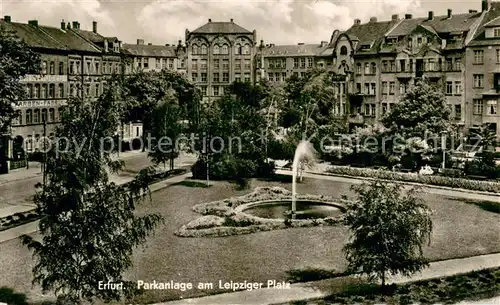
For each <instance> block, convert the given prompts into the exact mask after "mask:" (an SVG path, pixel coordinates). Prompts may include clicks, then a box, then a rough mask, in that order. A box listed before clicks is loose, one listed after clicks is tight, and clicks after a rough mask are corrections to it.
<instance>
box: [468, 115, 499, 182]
mask: <svg viewBox="0 0 500 305" xmlns="http://www.w3.org/2000/svg"><path fill="white" fill-rule="evenodd" d="M469 140H470V141H471V142H473V144H474V145H477V146H479V147H480V148H481V150H480V151H479V152H478V153H477V154H476V155H475V158H474V160H472V161H468V162H466V163H465V167H464V171H465V173H466V174H468V175H476V176H487V177H488V178H491V179H495V178H497V177H498V175H499V174H500V169H499V167H498V166H497V165H496V161H495V147H496V146H497V145H498V140H497V135H496V131H494V130H492V129H491V127H490V125H489V124H484V125H482V126H479V128H476V129H471V130H470V138H469Z"/></svg>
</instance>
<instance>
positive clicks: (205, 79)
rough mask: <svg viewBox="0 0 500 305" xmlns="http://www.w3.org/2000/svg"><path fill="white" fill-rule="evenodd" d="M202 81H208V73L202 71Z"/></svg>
mask: <svg viewBox="0 0 500 305" xmlns="http://www.w3.org/2000/svg"><path fill="white" fill-rule="evenodd" d="M201 81H202V82H204V83H205V82H206V81H207V73H201Z"/></svg>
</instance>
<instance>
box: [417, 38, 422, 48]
mask: <svg viewBox="0 0 500 305" xmlns="http://www.w3.org/2000/svg"><path fill="white" fill-rule="evenodd" d="M422 42H423V39H422V37H418V38H417V47H418V48H419V47H421V46H422Z"/></svg>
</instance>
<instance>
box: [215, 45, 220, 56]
mask: <svg viewBox="0 0 500 305" xmlns="http://www.w3.org/2000/svg"><path fill="white" fill-rule="evenodd" d="M214 54H215V55H219V54H220V48H219V45H218V44H216V45H215V46H214Z"/></svg>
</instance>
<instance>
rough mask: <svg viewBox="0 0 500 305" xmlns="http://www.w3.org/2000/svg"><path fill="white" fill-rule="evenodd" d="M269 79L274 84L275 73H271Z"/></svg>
mask: <svg viewBox="0 0 500 305" xmlns="http://www.w3.org/2000/svg"><path fill="white" fill-rule="evenodd" d="M267 79H269V81H270V82H274V73H271V72H269V73H268V77H267Z"/></svg>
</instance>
